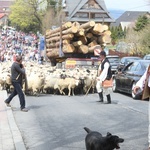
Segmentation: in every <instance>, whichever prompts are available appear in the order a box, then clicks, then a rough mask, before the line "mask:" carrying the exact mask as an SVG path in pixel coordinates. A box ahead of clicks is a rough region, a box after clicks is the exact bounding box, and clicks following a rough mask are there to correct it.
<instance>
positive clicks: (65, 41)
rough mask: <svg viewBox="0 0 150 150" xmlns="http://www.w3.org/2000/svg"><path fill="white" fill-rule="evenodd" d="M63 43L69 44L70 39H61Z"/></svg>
mask: <svg viewBox="0 0 150 150" xmlns="http://www.w3.org/2000/svg"><path fill="white" fill-rule="evenodd" d="M62 43H63V44H64V45H66V44H70V39H65V40H63V42H62Z"/></svg>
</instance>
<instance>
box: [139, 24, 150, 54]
mask: <svg viewBox="0 0 150 150" xmlns="http://www.w3.org/2000/svg"><path fill="white" fill-rule="evenodd" d="M149 33H150V23H149V24H148V25H147V26H146V27H145V28H144V29H143V30H142V31H141V34H140V37H141V40H140V44H141V49H142V53H143V54H149V52H150V42H149V41H150V34H149Z"/></svg>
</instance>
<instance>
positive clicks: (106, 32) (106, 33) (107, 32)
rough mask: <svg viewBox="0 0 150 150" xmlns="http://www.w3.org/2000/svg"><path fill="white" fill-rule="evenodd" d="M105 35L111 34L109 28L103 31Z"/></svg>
mask: <svg viewBox="0 0 150 150" xmlns="http://www.w3.org/2000/svg"><path fill="white" fill-rule="evenodd" d="M103 35H109V36H110V35H111V31H109V30H107V31H105V32H103Z"/></svg>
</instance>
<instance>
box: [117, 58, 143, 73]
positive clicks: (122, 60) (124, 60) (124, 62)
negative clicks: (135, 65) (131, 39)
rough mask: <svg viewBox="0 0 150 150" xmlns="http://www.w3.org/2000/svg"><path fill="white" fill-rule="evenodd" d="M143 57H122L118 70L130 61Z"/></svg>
mask: <svg viewBox="0 0 150 150" xmlns="http://www.w3.org/2000/svg"><path fill="white" fill-rule="evenodd" d="M141 59H142V58H140V57H136V56H127V57H122V58H121V60H120V63H119V65H118V67H117V69H118V71H121V70H122V69H123V68H124V67H125V66H126V65H128V64H129V63H130V62H133V61H135V60H141Z"/></svg>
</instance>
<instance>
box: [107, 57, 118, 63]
mask: <svg viewBox="0 0 150 150" xmlns="http://www.w3.org/2000/svg"><path fill="white" fill-rule="evenodd" d="M108 60H109V62H110V63H113V62H119V58H118V57H116V58H115V57H114V58H113V57H111V58H109V57H108Z"/></svg>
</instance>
